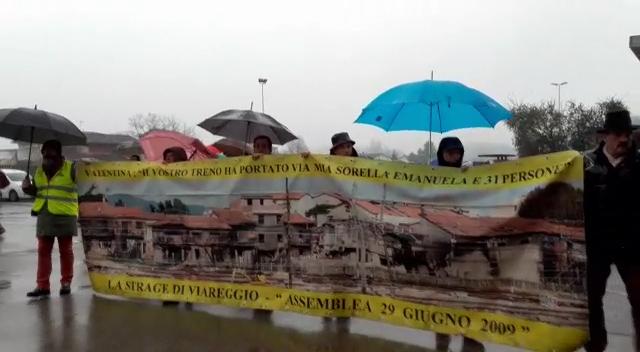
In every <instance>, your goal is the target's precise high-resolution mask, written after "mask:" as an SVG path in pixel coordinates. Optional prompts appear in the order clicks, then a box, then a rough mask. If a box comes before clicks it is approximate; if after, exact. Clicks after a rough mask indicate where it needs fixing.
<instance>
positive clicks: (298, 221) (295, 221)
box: [282, 213, 315, 225]
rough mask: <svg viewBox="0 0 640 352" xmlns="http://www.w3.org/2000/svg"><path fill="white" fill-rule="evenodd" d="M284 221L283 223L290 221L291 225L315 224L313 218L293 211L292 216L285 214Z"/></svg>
mask: <svg viewBox="0 0 640 352" xmlns="http://www.w3.org/2000/svg"><path fill="white" fill-rule="evenodd" d="M282 222H283V223H285V224H286V223H289V224H291V225H313V224H315V222H314V221H313V220H311V219H308V218H306V217H304V216H302V215H300V214H298V213H292V214H291V217H290V218H289V217H288V216H287V215H285V216H284V217H283V218H282Z"/></svg>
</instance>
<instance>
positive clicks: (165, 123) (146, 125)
mask: <svg viewBox="0 0 640 352" xmlns="http://www.w3.org/2000/svg"><path fill="white" fill-rule="evenodd" d="M129 128H130V129H131V131H130V132H129V134H131V135H132V136H134V137H138V138H139V137H141V136H142V135H144V134H145V133H147V132H150V131H155V130H164V131H175V132H180V133H183V134H186V135H188V136H193V135H194V133H195V130H194V128H193V127H191V126H189V125H187V124H186V123H184V122H182V121H180V120H178V119H176V118H175V117H174V116H169V115H160V114H156V113H147V114H146V115H144V114H136V115H134V116H131V117H130V118H129Z"/></svg>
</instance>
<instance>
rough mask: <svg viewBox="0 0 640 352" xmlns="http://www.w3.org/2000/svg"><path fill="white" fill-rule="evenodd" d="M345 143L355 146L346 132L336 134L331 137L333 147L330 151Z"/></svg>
mask: <svg viewBox="0 0 640 352" xmlns="http://www.w3.org/2000/svg"><path fill="white" fill-rule="evenodd" d="M347 143H349V144H351V145H354V144H356V142H355V141H354V140H353V139H351V137H349V134H348V133H347V132H340V133H336V134H334V135H333V136H332V137H331V144H332V145H333V146H332V147H331V150H334V149H335V148H336V147H338V146H340V145H343V144H347Z"/></svg>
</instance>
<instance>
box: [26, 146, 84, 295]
mask: <svg viewBox="0 0 640 352" xmlns="http://www.w3.org/2000/svg"><path fill="white" fill-rule="evenodd" d="M41 153H42V165H41V166H39V167H38V168H37V170H36V173H35V175H34V178H33V180H34V183H31V179H30V178H29V177H28V176H27V177H26V178H25V179H24V181H23V182H22V190H23V191H24V192H25V193H26V194H29V195H32V196H34V197H35V201H34V203H33V208H32V213H33V214H37V217H38V220H37V225H36V236H37V237H38V271H37V279H36V283H37V286H36V288H35V289H34V290H33V291H30V292H28V293H27V296H28V297H33V298H38V297H48V296H49V295H50V293H51V291H50V287H49V277H50V275H51V252H52V250H53V244H54V241H55V239H56V238H57V239H58V249H59V251H60V271H61V274H62V278H61V280H60V284H61V287H60V295H68V294H70V293H71V280H72V279H73V247H72V237H73V236H76V235H77V224H76V223H77V220H78V193H77V185H76V172H75V171H76V170H75V164H74V163H72V162H70V161H67V160H65V158H64V156H63V155H62V144H61V143H60V142H59V141H57V140H49V141H46V142H45V143H44V144H43V145H42V149H41Z"/></svg>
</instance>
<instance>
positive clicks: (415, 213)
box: [394, 205, 422, 219]
mask: <svg viewBox="0 0 640 352" xmlns="http://www.w3.org/2000/svg"><path fill="white" fill-rule="evenodd" d="M394 208H395V209H397V210H398V211H400V212H402V213H403V214H405V215H406V216H407V217H410V218H414V219H422V216H421V215H422V208H421V207H420V206H410V205H395V206H394Z"/></svg>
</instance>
